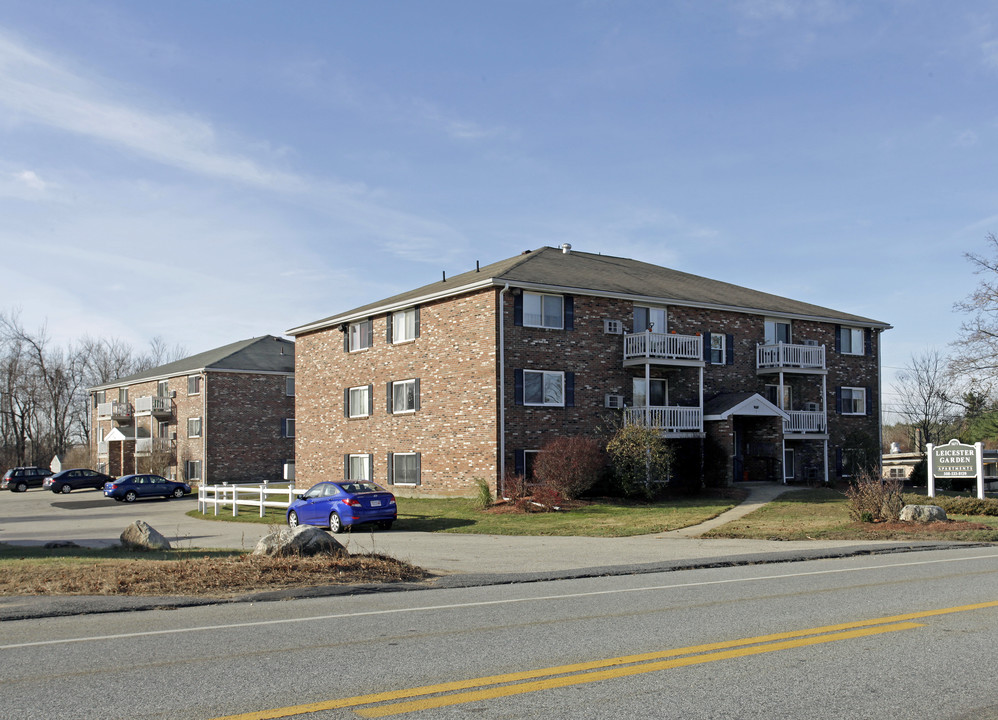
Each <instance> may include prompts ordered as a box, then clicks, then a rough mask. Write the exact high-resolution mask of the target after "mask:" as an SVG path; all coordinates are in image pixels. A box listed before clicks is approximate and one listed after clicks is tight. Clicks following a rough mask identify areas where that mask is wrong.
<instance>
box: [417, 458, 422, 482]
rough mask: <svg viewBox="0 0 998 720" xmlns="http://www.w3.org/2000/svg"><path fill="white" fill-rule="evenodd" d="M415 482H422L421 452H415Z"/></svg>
mask: <svg viewBox="0 0 998 720" xmlns="http://www.w3.org/2000/svg"><path fill="white" fill-rule="evenodd" d="M416 484H417V485H422V484H423V462H422V453H416Z"/></svg>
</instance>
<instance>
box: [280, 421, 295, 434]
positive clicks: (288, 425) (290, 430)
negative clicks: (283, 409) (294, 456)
mask: <svg viewBox="0 0 998 720" xmlns="http://www.w3.org/2000/svg"><path fill="white" fill-rule="evenodd" d="M294 436H295V419H294V418H284V419H283V420H281V437H286V438H293V437H294Z"/></svg>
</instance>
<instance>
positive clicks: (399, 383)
mask: <svg viewBox="0 0 998 720" xmlns="http://www.w3.org/2000/svg"><path fill="white" fill-rule="evenodd" d="M405 385H412V403H413V406H412V407H411V408H409V409H407V410H398V409H396V407H395V398H396V397H398V389H399V387H400V386H405ZM402 392H403V397H405V390H404V387H403V390H402ZM417 404H418V398H417V397H416V378H412V379H411V380H398V381H396V382H393V383H392V415H412V414H413V413H414V412H416V405H417Z"/></svg>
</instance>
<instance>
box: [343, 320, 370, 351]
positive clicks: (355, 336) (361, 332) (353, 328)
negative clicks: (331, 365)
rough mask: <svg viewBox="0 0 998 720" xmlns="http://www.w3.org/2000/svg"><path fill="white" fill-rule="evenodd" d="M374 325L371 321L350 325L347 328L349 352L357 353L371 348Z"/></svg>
mask: <svg viewBox="0 0 998 720" xmlns="http://www.w3.org/2000/svg"><path fill="white" fill-rule="evenodd" d="M373 334H374V333H373V323H372V321H371V320H370V319H368V320H363V321H361V322H355V323H350V326H349V327H348V328H347V351H348V352H357V351H358V350H366V349H367V348H369V347H371V343H372V336H373Z"/></svg>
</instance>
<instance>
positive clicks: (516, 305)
mask: <svg viewBox="0 0 998 720" xmlns="http://www.w3.org/2000/svg"><path fill="white" fill-rule="evenodd" d="M513 324H514V325H516V326H517V327H522V326H523V293H522V292H519V293H513Z"/></svg>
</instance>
